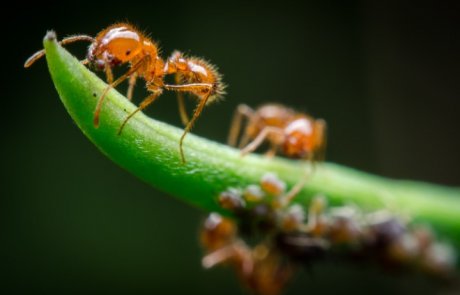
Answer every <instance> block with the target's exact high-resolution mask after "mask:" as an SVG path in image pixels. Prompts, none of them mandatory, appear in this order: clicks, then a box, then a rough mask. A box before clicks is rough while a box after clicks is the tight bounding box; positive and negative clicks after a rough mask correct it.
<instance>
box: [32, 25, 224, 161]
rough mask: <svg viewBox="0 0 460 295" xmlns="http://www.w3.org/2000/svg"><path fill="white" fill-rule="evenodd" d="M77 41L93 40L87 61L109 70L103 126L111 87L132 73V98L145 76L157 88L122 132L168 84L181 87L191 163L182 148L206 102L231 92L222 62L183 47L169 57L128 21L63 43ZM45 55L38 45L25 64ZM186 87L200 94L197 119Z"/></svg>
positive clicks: (172, 88)
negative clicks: (120, 70)
mask: <svg viewBox="0 0 460 295" xmlns="http://www.w3.org/2000/svg"><path fill="white" fill-rule="evenodd" d="M75 41H89V42H91V45H90V46H89V48H88V55H87V58H86V59H85V60H83V61H82V63H83V64H88V63H89V64H91V65H93V66H95V68H96V69H99V70H104V71H105V74H106V77H107V82H108V84H109V85H108V86H107V87H106V88H105V89H104V91H103V92H102V95H101V96H100V98H99V100H98V102H97V105H96V110H95V112H94V125H95V126H96V127H98V126H99V116H100V112H101V108H102V104H103V102H104V98H105V97H106V94H107V92H108V91H109V90H110V89H111V88H114V87H116V86H118V85H119V84H120V83H121V82H123V81H125V80H126V79H128V78H129V87H128V93H127V97H128V99H129V100H131V98H132V93H133V88H134V85H135V83H136V79H138V78H143V79H144V80H145V81H146V87H147V90H148V91H149V92H151V94H150V95H149V96H147V97H146V98H145V99H144V100H143V101H142V102H141V103H140V104H139V107H138V108H137V109H136V110H135V111H134V112H132V113H131V114H129V115H128V117H127V118H126V119H125V120H124V121H123V123H122V124H121V126H120V129H119V130H118V134H121V132H122V130H123V128H124V127H125V125H126V123H127V122H128V120H129V119H131V117H133V116H134V115H135V114H136V113H137V112H139V111H142V110H144V109H145V108H146V107H147V106H149V105H150V104H151V103H153V102H154V101H155V100H156V99H157V98H158V97H159V96H160V95H161V94H162V92H163V90H170V91H176V92H177V93H178V97H177V99H178V104H179V113H180V117H181V120H182V122H183V123H184V125H186V126H185V129H184V132H183V134H182V136H181V138H180V140H179V149H180V155H181V159H182V162H183V163H185V157H184V152H183V148H182V143H183V141H184V138H185V135H186V134H187V133H188V132H189V131H190V130H191V129H192V127H193V124H194V123H195V121H196V120H197V119H198V117H199V116H200V114H201V112H202V111H203V109H204V107H205V106H206V105H207V104H209V103H212V102H214V101H216V100H218V99H219V98H220V97H221V96H222V95H224V94H225V91H224V89H225V84H224V83H222V81H221V75H220V74H219V72H218V71H217V68H216V67H214V66H213V65H211V64H210V63H208V62H207V61H205V60H203V59H201V58H197V57H186V56H184V55H183V54H182V53H180V52H179V51H174V52H173V54H172V55H171V57H170V58H168V60H166V61H164V60H163V59H162V58H161V57H160V56H159V49H158V46H157V45H156V44H155V43H154V42H153V41H152V40H151V39H150V38H148V37H147V36H145V35H144V34H143V33H141V32H140V31H139V30H137V29H136V28H134V27H133V26H132V25H130V24H127V23H117V24H114V25H112V26H110V27H108V28H106V29H105V30H103V31H102V32H100V33H99V34H98V35H97V36H96V37H95V38H93V37H90V36H87V35H76V36H70V37H67V38H65V39H63V40H62V41H61V42H60V44H62V45H65V44H69V43H73V42H75ZM44 55H45V51H44V50H41V51H38V52H37V53H35V54H34V55H32V56H31V57H30V58H29V59H28V60H27V61H26V62H25V64H24V67H26V68H27V67H30V66H31V65H32V64H33V63H34V62H35V61H37V60H38V59H40V58H41V57H43V56H44ZM121 64H128V65H129V67H130V68H129V70H128V71H127V72H126V73H125V74H123V75H122V76H121V77H119V78H118V79H116V80H115V81H114V79H113V74H112V68H113V67H115V66H117V65H121ZM169 74H174V75H175V81H176V84H172V85H171V84H166V83H165V81H164V78H165V76H166V75H169ZM184 92H187V93H190V94H191V95H192V96H194V97H196V98H197V99H198V104H197V107H196V109H195V111H194V113H193V116H192V118H191V120H189V118H188V116H187V113H186V110H185V105H184V101H183V96H182V93H184Z"/></svg>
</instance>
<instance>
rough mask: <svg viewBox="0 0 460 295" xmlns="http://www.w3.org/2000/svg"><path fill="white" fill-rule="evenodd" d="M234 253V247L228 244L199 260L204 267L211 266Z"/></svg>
mask: <svg viewBox="0 0 460 295" xmlns="http://www.w3.org/2000/svg"><path fill="white" fill-rule="evenodd" d="M234 255H235V249H234V246H233V245H228V246H226V247H223V248H220V249H218V250H216V251H214V252H212V253H210V254H208V255H206V256H205V257H203V259H202V260H201V264H202V265H203V267H204V268H211V267H213V266H214V265H217V264H219V263H222V262H224V261H227V260H228V259H230V258H231V257H232V256H234Z"/></svg>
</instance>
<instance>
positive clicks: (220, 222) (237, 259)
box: [200, 213, 253, 275]
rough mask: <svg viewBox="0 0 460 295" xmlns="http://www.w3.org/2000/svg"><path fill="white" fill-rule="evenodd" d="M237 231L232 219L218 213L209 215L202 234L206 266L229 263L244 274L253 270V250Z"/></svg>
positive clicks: (204, 263) (201, 239)
mask: <svg viewBox="0 0 460 295" xmlns="http://www.w3.org/2000/svg"><path fill="white" fill-rule="evenodd" d="M237 231H238V230H237V226H236V224H235V222H233V221H232V220H230V219H228V218H224V217H222V216H220V215H219V214H217V213H211V214H210V215H209V217H208V218H207V219H206V221H205V222H204V226H203V228H202V230H201V234H200V241H201V245H202V246H203V248H205V251H206V253H207V254H206V255H205V256H204V257H203V259H202V265H203V267H204V268H211V267H213V266H215V265H217V264H222V263H229V264H230V265H232V266H233V267H235V268H236V269H237V270H239V272H240V273H241V274H242V275H246V274H249V273H250V272H252V269H253V259H252V254H251V250H250V248H249V247H248V246H247V245H246V243H244V242H243V241H242V240H241V239H239V238H238V236H237Z"/></svg>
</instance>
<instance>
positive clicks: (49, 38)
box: [43, 30, 57, 42]
mask: <svg viewBox="0 0 460 295" xmlns="http://www.w3.org/2000/svg"><path fill="white" fill-rule="evenodd" d="M56 39H57V37H56V32H55V31H53V30H49V31H48V32H46V35H45V38H43V42H46V41H56Z"/></svg>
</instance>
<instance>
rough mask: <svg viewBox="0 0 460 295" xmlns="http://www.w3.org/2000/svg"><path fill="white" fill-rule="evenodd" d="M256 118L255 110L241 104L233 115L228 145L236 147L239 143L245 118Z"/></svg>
mask: <svg viewBox="0 0 460 295" xmlns="http://www.w3.org/2000/svg"><path fill="white" fill-rule="evenodd" d="M253 116H254V110H253V109H251V108H250V107H249V106H248V105H245V104H240V105H238V107H237V108H236V111H235V113H234V115H233V119H232V123H231V125H230V132H229V133H228V139H227V143H228V145H230V146H236V144H237V142H238V135H239V134H240V130H241V127H242V126H241V125H242V124H241V123H242V121H243V117H246V118H248V119H251V118H252V117H253Z"/></svg>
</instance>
